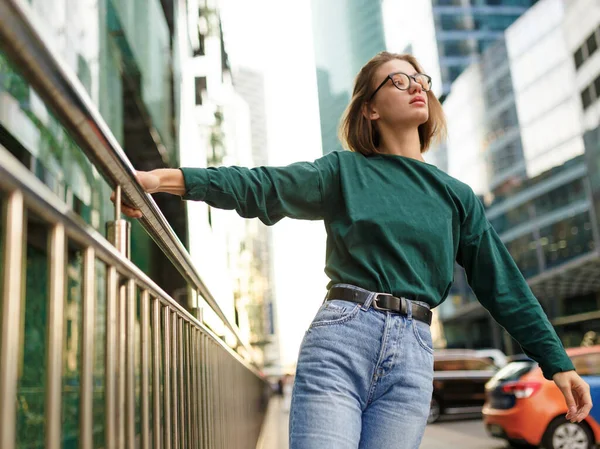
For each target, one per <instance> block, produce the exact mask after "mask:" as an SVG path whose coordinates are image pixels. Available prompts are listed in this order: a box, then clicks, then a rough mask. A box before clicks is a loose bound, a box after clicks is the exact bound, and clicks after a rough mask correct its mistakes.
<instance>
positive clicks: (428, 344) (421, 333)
mask: <svg viewBox="0 0 600 449" xmlns="http://www.w3.org/2000/svg"><path fill="white" fill-rule="evenodd" d="M412 327H413V330H414V333H415V338H416V339H417V342H418V343H419V345H420V346H421V347H422V348H423V349H425V350H426V351H427V352H429V353H431V354H433V339H432V337H431V327H430V326H429V325H428V324H427V323H423V322H422V321H419V320H415V319H413V320H412Z"/></svg>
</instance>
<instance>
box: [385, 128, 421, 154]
mask: <svg viewBox="0 0 600 449" xmlns="http://www.w3.org/2000/svg"><path fill="white" fill-rule="evenodd" d="M381 131H382V132H381V141H380V144H379V148H378V149H379V151H380V152H382V153H385V154H394V155H397V156H405V157H410V158H413V159H417V160H419V161H423V162H424V161H425V160H424V159H423V155H422V154H421V140H420V139H419V130H418V129H417V128H413V129H411V130H398V131H392V130H385V129H382V130H381Z"/></svg>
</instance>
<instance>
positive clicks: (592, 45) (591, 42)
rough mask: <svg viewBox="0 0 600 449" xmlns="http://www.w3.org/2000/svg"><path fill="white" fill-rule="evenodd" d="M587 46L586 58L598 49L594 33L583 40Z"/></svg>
mask: <svg viewBox="0 0 600 449" xmlns="http://www.w3.org/2000/svg"><path fill="white" fill-rule="evenodd" d="M585 43H586V44H587V48H588V58H589V57H590V56H591V55H592V53H594V52H595V51H596V50H597V49H598V41H597V40H596V33H595V32H594V33H592V34H590V36H589V37H588V38H587V40H586V41H585Z"/></svg>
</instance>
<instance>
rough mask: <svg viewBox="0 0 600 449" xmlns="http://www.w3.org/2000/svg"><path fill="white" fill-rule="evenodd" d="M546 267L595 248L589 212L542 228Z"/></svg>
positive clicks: (553, 265)
mask: <svg viewBox="0 0 600 449" xmlns="http://www.w3.org/2000/svg"><path fill="white" fill-rule="evenodd" d="M539 244H540V246H541V247H542V251H543V254H544V259H545V261H546V269H548V268H552V267H555V266H557V265H560V264H562V263H565V262H567V261H569V260H571V259H573V258H575V257H577V256H581V255H583V254H586V253H588V252H590V251H593V250H594V248H595V245H594V237H593V235H592V223H591V220H590V214H589V212H587V211H586V212H584V213H581V214H578V215H575V216H574V217H569V218H566V219H564V220H561V221H559V222H557V223H554V224H552V225H551V226H547V227H545V228H542V229H540V239H539Z"/></svg>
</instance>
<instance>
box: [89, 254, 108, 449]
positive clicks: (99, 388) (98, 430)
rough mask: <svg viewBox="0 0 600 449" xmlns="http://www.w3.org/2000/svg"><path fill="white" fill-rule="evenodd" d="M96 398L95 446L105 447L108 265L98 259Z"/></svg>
mask: <svg viewBox="0 0 600 449" xmlns="http://www.w3.org/2000/svg"><path fill="white" fill-rule="evenodd" d="M94 317H95V320H94V387H93V388H94V390H93V391H94V393H93V395H94V398H93V412H92V413H93V422H92V426H93V433H94V436H93V438H94V447H95V448H97V449H101V448H104V447H105V445H106V443H105V416H104V410H105V400H106V399H105V395H104V391H105V385H106V384H105V376H104V366H105V361H104V355H105V354H106V265H104V264H103V263H102V262H100V261H96V310H95V312H94Z"/></svg>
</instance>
